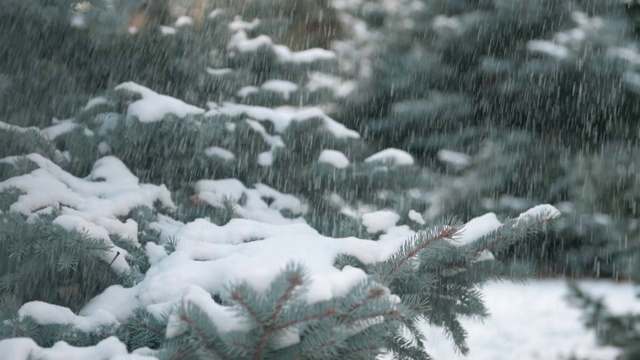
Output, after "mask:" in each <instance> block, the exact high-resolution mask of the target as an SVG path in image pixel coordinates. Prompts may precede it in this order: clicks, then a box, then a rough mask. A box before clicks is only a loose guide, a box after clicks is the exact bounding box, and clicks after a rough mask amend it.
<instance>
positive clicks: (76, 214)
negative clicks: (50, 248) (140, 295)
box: [0, 154, 174, 271]
mask: <svg viewBox="0 0 640 360" xmlns="http://www.w3.org/2000/svg"><path fill="white" fill-rule="evenodd" d="M26 158H27V159H29V160H31V161H33V162H34V163H36V164H37V165H38V166H39V168H38V169H36V170H34V171H32V172H31V173H29V174H25V175H22V176H16V177H12V178H9V179H7V180H5V181H3V182H0V191H4V190H7V189H9V188H17V189H19V190H20V191H21V192H22V193H23V194H22V195H20V196H19V197H18V200H17V201H16V202H15V203H13V204H12V205H11V206H10V208H9V210H11V211H16V212H19V213H21V214H24V215H27V216H31V217H33V216H36V215H37V214H42V213H51V211H53V209H54V208H55V207H59V208H60V211H61V213H62V214H61V215H60V216H59V217H58V218H56V219H55V220H54V223H56V224H59V225H61V226H62V227H64V228H65V229H68V230H78V231H81V232H87V233H88V234H89V235H90V236H92V237H96V238H99V239H103V240H104V241H106V242H107V244H109V245H113V244H112V242H111V240H110V239H109V235H110V234H117V235H119V236H121V237H122V238H123V239H126V240H128V241H130V242H131V243H132V244H133V245H135V246H140V244H139V243H138V224H137V223H136V222H135V221H134V220H132V219H127V220H125V221H124V222H123V221H122V220H120V219H119V217H120V216H123V215H127V214H128V213H129V212H130V211H131V210H132V209H133V208H135V207H137V206H147V207H150V208H153V206H154V203H155V202H160V203H161V204H162V205H164V206H165V207H167V208H174V204H173V202H172V201H171V194H170V192H169V190H168V189H167V188H166V187H165V186H164V185H160V186H158V185H150V184H140V183H139V181H138V178H137V177H135V176H134V175H133V174H132V173H131V172H130V171H129V169H127V167H126V166H125V165H124V164H123V163H122V162H121V161H120V160H119V159H117V158H115V157H112V156H107V157H104V158H101V159H99V160H98V161H96V163H95V164H94V167H93V170H92V171H91V173H90V174H89V176H88V177H87V178H86V179H80V178H77V177H75V176H73V175H71V174H69V173H67V172H66V171H64V170H63V169H62V168H60V167H59V166H58V165H56V164H54V163H53V162H52V161H51V160H48V159H46V158H44V157H43V156H41V155H39V154H29V155H27V156H26ZM11 159H13V158H5V159H2V161H10V160H11ZM117 252H120V255H121V256H117V257H116V255H117ZM126 254H127V252H126V251H125V250H123V249H121V248H118V247H116V246H114V247H113V248H112V250H111V251H109V252H107V253H105V255H104V260H105V261H106V262H108V263H111V261H112V260H113V259H114V258H115V261H114V262H113V264H112V267H113V268H114V269H115V270H117V271H126V270H128V268H129V267H128V264H127V263H126V261H125V256H124V255H126Z"/></svg>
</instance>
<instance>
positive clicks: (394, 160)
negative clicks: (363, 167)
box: [364, 148, 415, 165]
mask: <svg viewBox="0 0 640 360" xmlns="http://www.w3.org/2000/svg"><path fill="white" fill-rule="evenodd" d="M364 162H367V163H373V162H381V163H385V164H390V165H413V164H414V162H415V161H414V160H413V156H411V154H409V153H408V152H406V151H402V150H399V149H394V148H390V149H386V150H382V151H380V152H377V153H375V154H373V155H371V156H369V157H368V158H366V159H365V160H364Z"/></svg>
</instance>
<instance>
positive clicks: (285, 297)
mask: <svg viewBox="0 0 640 360" xmlns="http://www.w3.org/2000/svg"><path fill="white" fill-rule="evenodd" d="M287 282H288V283H289V286H287V288H286V290H285V291H284V293H283V294H282V296H280V298H279V299H278V302H277V303H276V307H275V309H274V311H273V314H272V315H271V319H269V321H268V323H266V324H262V323H261V325H262V329H263V330H262V337H261V338H260V342H259V343H258V347H257V348H256V352H255V353H254V355H253V359H254V360H257V359H260V357H261V356H262V351H263V350H264V348H265V347H266V346H267V342H268V341H269V339H270V338H271V335H272V334H273V332H274V331H275V329H276V327H275V323H276V321H277V319H278V316H280V313H281V312H282V309H284V307H285V305H286V304H287V302H289V300H291V297H292V295H293V292H294V291H295V289H296V288H297V287H298V286H300V285H302V284H303V276H302V274H301V273H300V271H293V272H292V273H291V274H290V275H289V276H287Z"/></svg>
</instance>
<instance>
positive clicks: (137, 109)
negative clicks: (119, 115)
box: [115, 81, 204, 123]
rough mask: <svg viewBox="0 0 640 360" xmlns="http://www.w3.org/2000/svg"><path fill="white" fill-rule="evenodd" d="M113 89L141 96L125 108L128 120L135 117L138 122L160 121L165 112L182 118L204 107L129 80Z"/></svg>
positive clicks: (202, 111)
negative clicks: (162, 93) (159, 92)
mask: <svg viewBox="0 0 640 360" xmlns="http://www.w3.org/2000/svg"><path fill="white" fill-rule="evenodd" d="M115 90H116V91H119V92H124V93H131V94H135V95H138V96H140V97H141V99H140V100H137V101H134V102H133V103H131V104H129V107H128V109H127V120H128V121H129V120H130V119H137V120H138V121H139V122H142V123H149V122H156V121H160V120H162V119H163V118H164V117H165V116H166V115H167V114H173V115H175V116H177V117H179V118H184V117H187V116H188V115H199V114H204V109H200V108H199V107H196V106H193V105H189V104H187V103H185V102H183V101H182V100H179V99H176V98H174V97H171V96H166V95H161V94H158V93H157V92H155V91H153V90H151V89H149V88H146V87H144V86H142V85H138V84H136V83H134V82H131V81H129V82H126V83H123V84H120V85H118V86H116V88H115Z"/></svg>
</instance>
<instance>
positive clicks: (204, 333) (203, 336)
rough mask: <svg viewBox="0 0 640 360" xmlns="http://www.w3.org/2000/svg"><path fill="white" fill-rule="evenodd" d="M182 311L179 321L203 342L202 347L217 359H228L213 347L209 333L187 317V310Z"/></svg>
mask: <svg viewBox="0 0 640 360" xmlns="http://www.w3.org/2000/svg"><path fill="white" fill-rule="evenodd" d="M182 310H183V311H181V312H180V321H182V322H183V323H185V324H187V325H188V326H189V328H190V329H191V330H193V331H194V332H195V333H196V335H197V336H198V337H199V338H200V339H202V340H205V341H204V345H203V347H204V348H205V349H206V350H208V351H209V352H210V353H211V354H215V355H216V356H217V357H218V358H219V359H228V358H227V357H226V356H225V355H224V354H223V353H222V352H221V351H220V350H219V349H217V348H216V347H215V346H213V343H214V342H213V341H212V340H211V339H210V336H209V333H208V332H207V331H205V330H204V329H202V328H201V327H200V326H198V323H197V322H196V321H195V320H193V319H191V318H190V317H189V316H188V315H187V309H184V308H183V309H182ZM207 340H208V341H207Z"/></svg>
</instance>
